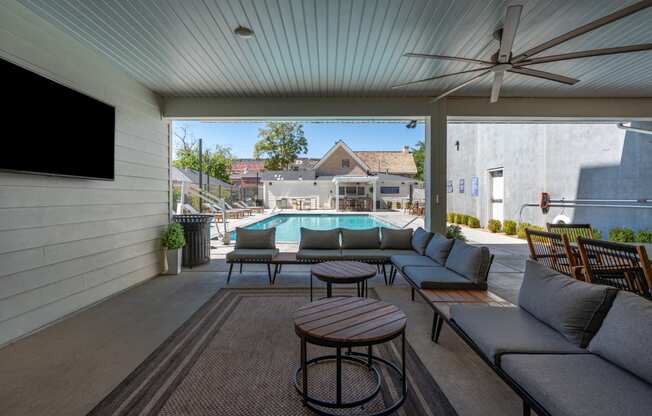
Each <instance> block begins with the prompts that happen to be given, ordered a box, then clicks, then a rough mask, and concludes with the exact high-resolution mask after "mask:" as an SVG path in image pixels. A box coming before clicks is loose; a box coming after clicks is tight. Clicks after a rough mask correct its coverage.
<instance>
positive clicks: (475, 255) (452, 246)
mask: <svg viewBox="0 0 652 416" xmlns="http://www.w3.org/2000/svg"><path fill="white" fill-rule="evenodd" d="M414 235H415V240H418V241H419V242H420V244H419V245H418V247H417V246H416V244H415V248H414V250H415V252H416V253H417V254H419V255H418V256H414V255H410V256H406V255H401V254H397V255H394V256H392V257H391V262H392V266H393V269H392V273H391V275H390V276H391V278H390V282H392V281H393V279H394V277H395V275H396V273H400V274H401V275H402V276H403V277H404V278H405V280H407V281H408V282H409V283H410V284H411V286H412V299H413V300H414V291H415V289H452V290H468V289H478V290H486V289H487V276H488V275H489V269H490V268H491V263H492V261H493V256H492V255H491V254H490V253H489V249H488V248H486V247H478V246H473V245H470V244H467V243H465V242H464V241H462V240H453V239H448V238H446V237H444V236H443V235H441V234H432V233H428V232H427V231H425V230H423V229H421V228H419V229H417V230H416V231H415V232H414Z"/></svg>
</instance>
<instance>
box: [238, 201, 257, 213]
mask: <svg viewBox="0 0 652 416" xmlns="http://www.w3.org/2000/svg"><path fill="white" fill-rule="evenodd" d="M233 205H235V206H236V207H238V208H242V209H248V210H251V211H252V212H253V213H260V214H262V213H263V211H264V208H263V207H256V206H253V207H252V206H249V205H247V204H245V203H244V201H238V202H234V203H233Z"/></svg>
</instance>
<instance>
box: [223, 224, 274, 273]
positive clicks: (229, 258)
mask: <svg viewBox="0 0 652 416" xmlns="http://www.w3.org/2000/svg"><path fill="white" fill-rule="evenodd" d="M235 234H236V239H235V250H233V251H232V252H230V253H227V255H226V262H227V264H229V274H228V276H227V278H226V283H227V284H228V283H229V282H230V281H231V272H232V271H233V266H234V265H235V264H236V263H239V264H240V273H242V265H243V264H252V263H257V264H261V263H262V264H267V275H268V277H269V283H270V284H272V283H273V279H272V269H271V263H272V259H273V258H274V257H275V256H276V255H277V254H278V249H277V248H276V228H269V229H266V230H247V229H245V228H239V227H238V228H236V229H235Z"/></svg>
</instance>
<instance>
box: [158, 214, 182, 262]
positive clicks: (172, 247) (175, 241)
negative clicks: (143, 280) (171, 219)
mask: <svg viewBox="0 0 652 416" xmlns="http://www.w3.org/2000/svg"><path fill="white" fill-rule="evenodd" d="M161 243H162V245H163V274H174V275H176V274H179V273H181V248H183V246H185V245H186V238H185V237H184V235H183V227H182V226H181V224H177V223H172V224H170V225H168V228H167V229H166V230H165V232H164V233H163V237H162V238H161Z"/></svg>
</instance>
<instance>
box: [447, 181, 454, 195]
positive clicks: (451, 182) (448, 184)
mask: <svg viewBox="0 0 652 416" xmlns="http://www.w3.org/2000/svg"><path fill="white" fill-rule="evenodd" d="M446 192H448V193H449V194H452V193H453V181H448V182H446Z"/></svg>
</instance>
